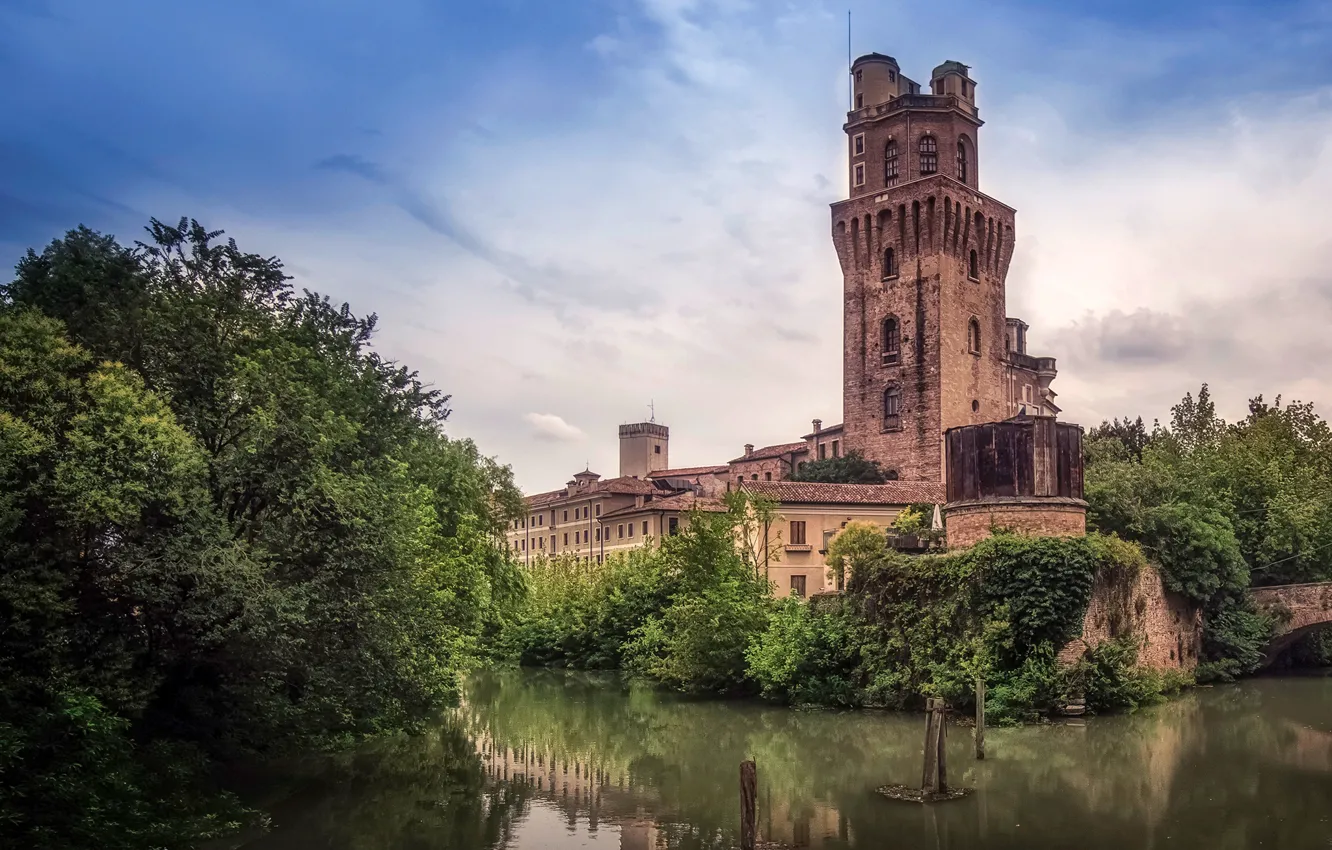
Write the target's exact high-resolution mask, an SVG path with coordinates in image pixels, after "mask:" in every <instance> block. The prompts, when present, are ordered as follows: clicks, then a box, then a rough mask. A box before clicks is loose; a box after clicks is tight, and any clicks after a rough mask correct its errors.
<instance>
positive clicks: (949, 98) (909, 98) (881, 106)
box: [848, 94, 979, 124]
mask: <svg viewBox="0 0 1332 850" xmlns="http://www.w3.org/2000/svg"><path fill="white" fill-rule="evenodd" d="M904 109H956V110H958V111H960V112H964V113H966V114H967V115H970V116H972V117H976V116H978V115H979V111H978V110H977V109H976V107H975V106H973V105H971V104H970V103H967V102H966V101H964V100H959V99H958V97H957V95H952V94H903V95H898V96H897V97H895V98H893V99H892V100H890V101H887V102H886V103H876V104H874V105H873V106H866V107H862V108H860V109H856V110H853V111H852V112H851V113H850V120H849V121H848V123H851V124H854V123H855V122H857V121H865V120H867V119H870V118H879V117H881V116H884V115H891V114H893V113H894V112H901V111H902V110H904Z"/></svg>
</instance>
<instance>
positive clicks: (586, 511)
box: [513, 505, 601, 528]
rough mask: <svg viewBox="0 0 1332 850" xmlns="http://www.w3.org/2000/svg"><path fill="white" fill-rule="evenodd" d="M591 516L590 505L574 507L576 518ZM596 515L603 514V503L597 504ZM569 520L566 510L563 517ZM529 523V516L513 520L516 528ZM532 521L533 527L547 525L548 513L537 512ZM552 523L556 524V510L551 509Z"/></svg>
mask: <svg viewBox="0 0 1332 850" xmlns="http://www.w3.org/2000/svg"><path fill="white" fill-rule="evenodd" d="M591 516H592V513H591V509H590V508H588V507H586V506H584V507H582V508H574V519H580V518H581V519H588V518H590V517H591ZM596 516H601V505H597V506H596ZM568 521H569V512H568V511H565V512H564V519H563V522H568ZM527 523H528V518H527V517H520V518H519V519H516V520H514V521H513V527H514V528H527ZM531 523H532V527H533V528H537V527H538V526H542V525H545V524H546V515H545V514H535V515H534V516H533V517H532V518H531ZM550 523H551V525H554V524H555V512H554V511H551V512H550Z"/></svg>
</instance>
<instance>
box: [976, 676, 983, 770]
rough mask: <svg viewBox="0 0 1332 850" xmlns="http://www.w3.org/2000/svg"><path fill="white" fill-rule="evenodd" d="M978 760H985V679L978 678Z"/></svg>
mask: <svg viewBox="0 0 1332 850" xmlns="http://www.w3.org/2000/svg"><path fill="white" fill-rule="evenodd" d="M976 758H977V759H978V760H981V761H984V759H985V677H984V676H977V677H976Z"/></svg>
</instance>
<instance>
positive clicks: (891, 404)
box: [883, 386, 902, 431]
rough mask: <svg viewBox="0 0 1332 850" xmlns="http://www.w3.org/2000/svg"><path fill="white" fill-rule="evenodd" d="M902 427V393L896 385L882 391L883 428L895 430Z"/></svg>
mask: <svg viewBox="0 0 1332 850" xmlns="http://www.w3.org/2000/svg"><path fill="white" fill-rule="evenodd" d="M901 427H902V393H901V391H900V390H899V389H898V388H897V387H896V386H891V387H888V388H887V389H885V390H884V391H883V430H885V431H896V430H897V429H898V428H901Z"/></svg>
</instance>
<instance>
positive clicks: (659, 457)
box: [620, 422, 671, 478]
mask: <svg viewBox="0 0 1332 850" xmlns="http://www.w3.org/2000/svg"><path fill="white" fill-rule="evenodd" d="M670 440H671V429H669V428H667V427H666V426H665V425H658V424H657V423H656V422H636V423H634V424H632V425H621V426H620V475H621V476H625V475H630V476H633V477H634V478H646V477H647V475H648V473H649V472H656V471H657V470H658V469H670V463H669V459H670Z"/></svg>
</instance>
